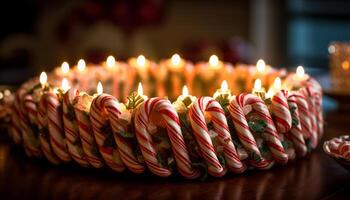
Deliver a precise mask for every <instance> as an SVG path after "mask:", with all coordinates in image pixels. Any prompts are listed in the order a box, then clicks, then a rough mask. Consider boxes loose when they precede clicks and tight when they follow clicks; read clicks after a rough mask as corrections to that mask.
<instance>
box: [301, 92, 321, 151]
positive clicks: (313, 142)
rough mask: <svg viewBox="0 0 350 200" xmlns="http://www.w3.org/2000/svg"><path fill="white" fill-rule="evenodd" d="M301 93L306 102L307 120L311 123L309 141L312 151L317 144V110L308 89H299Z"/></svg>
mask: <svg viewBox="0 0 350 200" xmlns="http://www.w3.org/2000/svg"><path fill="white" fill-rule="evenodd" d="M300 90H301V92H302V93H303V94H304V96H305V99H306V102H307V104H308V107H309V110H308V111H307V112H309V113H310V114H309V118H310V122H311V129H310V140H311V147H312V148H313V149H314V148H316V146H317V144H318V135H317V132H318V130H317V128H318V126H317V117H316V116H317V109H316V107H315V102H314V98H313V97H312V93H311V91H310V88H301V89H300Z"/></svg>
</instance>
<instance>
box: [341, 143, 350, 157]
mask: <svg viewBox="0 0 350 200" xmlns="http://www.w3.org/2000/svg"><path fill="white" fill-rule="evenodd" d="M338 151H339V154H340V155H341V156H342V157H344V158H346V159H350V141H343V142H342V143H341V144H340V145H339V147H338Z"/></svg>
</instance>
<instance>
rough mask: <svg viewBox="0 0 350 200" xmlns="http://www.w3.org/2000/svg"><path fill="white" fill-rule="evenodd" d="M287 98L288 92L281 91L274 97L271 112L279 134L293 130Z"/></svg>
mask: <svg viewBox="0 0 350 200" xmlns="http://www.w3.org/2000/svg"><path fill="white" fill-rule="evenodd" d="M287 96H288V92H287V91H286V90H280V91H278V92H276V94H275V95H273V97H272V104H271V110H272V114H273V117H274V122H275V125H276V129H277V132H278V133H287V132H288V131H289V130H290V129H291V128H292V116H291V114H290V111H289V106H288V101H287Z"/></svg>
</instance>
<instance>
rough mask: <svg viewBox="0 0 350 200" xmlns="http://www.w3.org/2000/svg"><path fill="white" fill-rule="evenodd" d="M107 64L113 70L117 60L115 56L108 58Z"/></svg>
mask: <svg viewBox="0 0 350 200" xmlns="http://www.w3.org/2000/svg"><path fill="white" fill-rule="evenodd" d="M106 64H107V67H108V68H113V67H114V65H115V58H114V57H113V56H108V57H107V60H106Z"/></svg>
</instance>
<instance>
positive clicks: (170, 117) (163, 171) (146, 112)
mask: <svg viewBox="0 0 350 200" xmlns="http://www.w3.org/2000/svg"><path fill="white" fill-rule="evenodd" d="M154 112H157V113H159V114H160V115H161V117H162V118H163V119H164V121H165V123H166V129H167V133H168V136H169V139H170V143H171V146H172V151H173V155H174V158H175V161H176V164H177V167H178V170H179V172H180V173H181V174H182V175H183V176H184V177H186V178H196V177H198V176H199V172H198V171H196V170H194V169H193V168H192V165H191V160H190V158H189V155H188V151H187V149H186V145H185V142H184V139H183V136H182V132H181V128H180V122H179V117H178V115H177V113H176V111H175V108H174V107H173V106H172V105H171V103H170V102H169V101H168V100H165V99H162V98H159V97H155V98H150V99H147V100H146V101H145V102H144V103H143V104H142V105H140V107H139V108H138V110H137V112H136V114H135V128H136V138H137V140H138V143H139V146H140V149H141V152H142V155H143V157H144V159H145V161H146V164H147V166H148V168H149V169H150V170H151V172H153V173H154V174H156V175H158V176H161V177H166V176H169V175H171V171H170V170H169V169H167V168H165V167H163V166H162V165H161V164H160V162H159V161H158V159H157V152H156V150H155V147H154V146H153V141H152V137H151V135H150V133H149V132H148V128H147V127H148V126H149V123H150V115H151V114H152V113H154Z"/></svg>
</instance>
